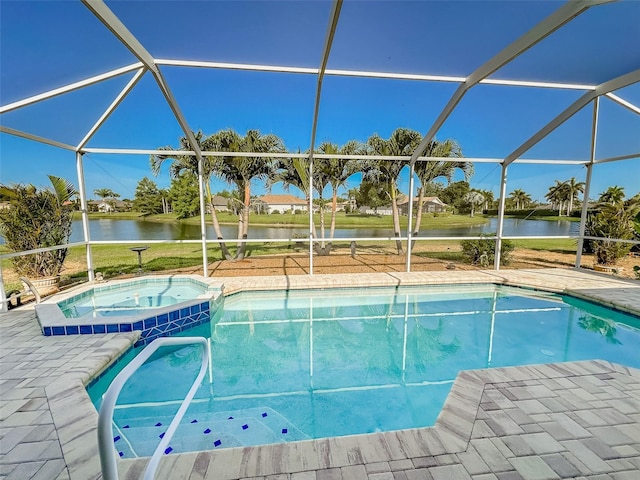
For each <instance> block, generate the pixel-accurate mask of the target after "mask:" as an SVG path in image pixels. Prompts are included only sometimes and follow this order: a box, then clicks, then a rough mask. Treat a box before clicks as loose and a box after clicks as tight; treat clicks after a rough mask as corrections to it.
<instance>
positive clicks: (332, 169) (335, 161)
mask: <svg viewBox="0 0 640 480" xmlns="http://www.w3.org/2000/svg"><path fill="white" fill-rule="evenodd" d="M318 151H319V152H320V153H325V154H328V155H359V154H362V153H364V152H365V147H364V145H362V144H361V143H360V142H357V141H356V140H350V141H349V142H347V143H346V144H344V145H343V146H342V147H338V145H336V144H334V143H331V142H323V143H321V144H320V146H319V147H318ZM319 163H320V165H319V167H320V169H321V170H322V171H323V173H324V175H326V177H327V179H328V181H329V183H330V184H331V227H330V231H329V239H330V240H333V237H334V234H335V230H336V213H337V211H338V189H339V188H340V187H343V186H345V185H346V183H347V180H348V178H349V177H350V176H351V175H353V174H354V173H356V169H357V166H356V165H357V162H356V161H355V160H348V159H341V158H327V159H321V160H319ZM323 232H324V230H323ZM330 251H331V242H329V244H328V245H327V251H326V253H327V254H328V253H329V252H330Z"/></svg>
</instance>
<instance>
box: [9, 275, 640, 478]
mask: <svg viewBox="0 0 640 480" xmlns="http://www.w3.org/2000/svg"><path fill="white" fill-rule="evenodd" d="M469 282H478V283H486V282H493V283H500V284H503V283H504V284H511V285H523V286H529V287H538V288H543V289H545V290H550V291H556V292H568V293H571V294H573V295H576V296H579V297H582V298H588V299H595V300H598V301H600V302H602V303H604V304H607V305H611V306H615V307H616V308H619V309H621V310H625V311H629V312H632V313H635V314H639V315H640V283H638V282H633V281H623V280H620V279H616V278H612V277H607V276H603V275H597V274H591V273H587V272H578V271H573V270H559V269H548V270H529V271H500V272H494V271H486V272H422V273H411V274H407V273H393V274H371V275H366V276H365V275H317V276H313V277H306V276H299V277H255V278H227V279H225V282H224V283H225V292H226V293H230V292H233V291H237V290H239V289H273V288H305V287H309V286H315V287H332V286H333V287H338V286H367V285H398V284H402V285H410V284H444V283H469ZM137 335H138V334H137V333H136V332H132V333H122V334H106V335H81V336H65V337H43V336H42V335H41V334H40V331H39V328H38V325H37V321H36V320H35V315H34V311H33V308H32V307H28V306H27V307H24V308H21V309H17V310H14V311H11V312H9V313H7V314H2V315H0V478H3V479H14V478H15V479H82V480H86V479H93V478H100V465H99V460H98V453H97V437H96V424H97V413H96V412H95V410H94V408H93V406H92V404H91V402H90V400H89V397H88V395H87V393H86V390H85V389H84V385H86V384H87V383H88V382H89V381H90V380H91V379H92V378H95V377H96V376H97V375H99V374H100V372H102V371H103V370H104V369H105V368H106V367H107V366H108V365H109V364H110V363H112V362H113V360H114V359H115V358H117V357H118V356H119V355H120V354H121V353H122V352H124V351H126V350H127V349H128V348H129V346H130V345H132V344H133V343H134V342H135V341H136V339H137ZM145 463H146V462H145V461H144V459H141V460H121V461H120V463H119V466H120V470H121V474H120V478H126V479H133V478H139V477H140V474H141V472H142V471H143V470H144V466H145ZM255 477H259V478H263V477H264V478H265V480H266V479H268V480H418V479H420V480H422V479H424V480H431V479H433V480H440V479H442V480H445V479H446V480H448V479H474V480H495V479H500V480H507V479H509V480H510V479H514V480H515V479H520V478H522V479H525V480H536V479H557V478H591V479H594V480H595V479H598V480H600V479H603V480H604V479H613V480H626V479H637V478H640V372H638V371H637V370H635V369H630V368H626V367H624V366H620V365H614V364H611V363H609V362H604V361H591V362H573V363H563V364H553V365H537V366H528V367H513V368H500V369H489V370H476V371H466V372H461V373H460V374H459V375H458V377H457V379H456V381H455V383H454V386H453V388H452V391H451V393H450V395H449V397H448V398H447V401H446V403H445V407H444V409H443V411H442V413H441V415H440V417H439V418H438V422H437V424H436V426H435V427H432V428H421V429H412V430H404V431H399V432H386V433H377V434H370V435H356V436H350V437H339V438H331V439H321V440H313V441H305V442H297V443H291V444H278V445H268V446H263V447H251V448H237V449H227V450H220V451H209V452H194V453H189V454H180V455H168V456H165V457H164V458H163V461H162V462H161V466H160V470H159V472H158V475H157V478H163V479H178V478H185V479H186V478H193V479H196V478H198V479H204V478H212V479H213V478H215V479H219V480H231V479H239V478H255Z"/></svg>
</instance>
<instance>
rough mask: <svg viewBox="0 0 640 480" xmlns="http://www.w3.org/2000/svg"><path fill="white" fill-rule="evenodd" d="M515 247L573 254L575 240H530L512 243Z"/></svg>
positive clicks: (575, 245)
mask: <svg viewBox="0 0 640 480" xmlns="http://www.w3.org/2000/svg"><path fill="white" fill-rule="evenodd" d="M513 242H514V243H515V245H516V248H517V247H521V248H529V249H531V250H546V251H551V252H559V253H575V252H576V249H577V243H576V240H574V239H573V238H549V239H545V238H541V239H539V240H537V239H530V240H517V241H513Z"/></svg>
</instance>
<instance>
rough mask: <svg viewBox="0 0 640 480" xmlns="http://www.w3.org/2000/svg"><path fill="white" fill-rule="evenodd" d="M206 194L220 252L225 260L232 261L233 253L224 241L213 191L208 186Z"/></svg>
mask: <svg viewBox="0 0 640 480" xmlns="http://www.w3.org/2000/svg"><path fill="white" fill-rule="evenodd" d="M205 193H206V195H207V205H208V206H209V211H210V212H211V222H212V223H213V230H214V231H215V232H216V236H217V237H218V243H219V244H220V250H222V256H223V257H224V259H225V260H231V259H232V258H233V257H232V256H231V253H229V249H228V248H227V244H226V243H224V241H222V240H223V237H222V230H220V223H219V222H218V215H217V214H216V209H215V207H214V206H213V197H212V195H211V189H210V187H209V186H208V185H207V186H206V191H205Z"/></svg>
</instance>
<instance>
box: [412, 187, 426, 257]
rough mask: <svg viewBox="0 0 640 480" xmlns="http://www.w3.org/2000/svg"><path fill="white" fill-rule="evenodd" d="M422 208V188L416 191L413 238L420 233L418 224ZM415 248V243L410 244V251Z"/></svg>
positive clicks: (420, 221)
mask: <svg viewBox="0 0 640 480" xmlns="http://www.w3.org/2000/svg"><path fill="white" fill-rule="evenodd" d="M423 206H424V188H423V187H420V189H419V190H418V210H417V211H416V224H415V226H414V228H413V236H414V237H417V236H418V234H419V233H420V224H421V223H422V208H423ZM415 246H416V243H415V242H412V243H411V251H413V248H414V247H415Z"/></svg>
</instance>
